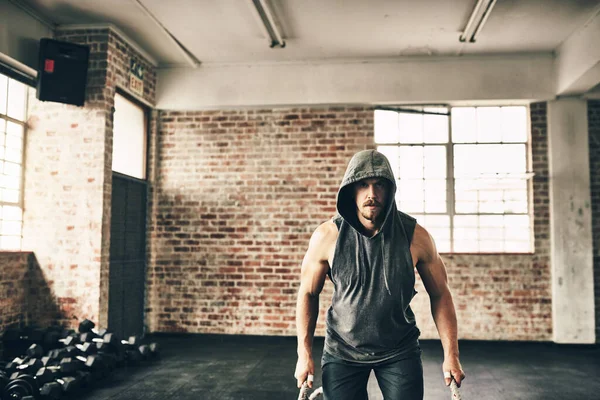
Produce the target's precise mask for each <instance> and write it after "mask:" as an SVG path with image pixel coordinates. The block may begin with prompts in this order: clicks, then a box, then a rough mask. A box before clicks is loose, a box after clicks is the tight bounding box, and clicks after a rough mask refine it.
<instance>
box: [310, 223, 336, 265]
mask: <svg viewBox="0 0 600 400" xmlns="http://www.w3.org/2000/svg"><path fill="white" fill-rule="evenodd" d="M337 237H338V229H337V226H336V225H335V222H333V221H327V222H323V223H322V224H321V225H319V226H318V227H317V229H315V231H314V233H313V234H312V237H311V238H310V244H309V246H308V253H309V255H311V256H312V257H314V258H316V259H318V260H325V261H326V260H329V258H330V256H331V254H332V250H333V249H334V248H335V243H336V241H337Z"/></svg>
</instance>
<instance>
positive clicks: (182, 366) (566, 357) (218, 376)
mask: <svg viewBox="0 0 600 400" xmlns="http://www.w3.org/2000/svg"><path fill="white" fill-rule="evenodd" d="M148 339H149V340H152V341H157V342H158V343H159V344H160V345H161V359H160V360H158V361H154V362H149V363H147V364H146V365H143V366H140V367H136V368H123V369H120V370H118V371H117V372H116V373H115V374H114V375H113V376H112V377H110V378H108V379H107V380H105V381H103V382H101V383H100V384H99V385H98V386H97V387H96V388H94V389H93V390H92V391H90V392H89V393H88V394H85V395H84V396H80V397H78V398H80V399H83V400H108V399H110V400H137V399H140V400H153V399H179V400H192V399H193V400H199V399H201V400H213V399H215V400H216V399H219V400H250V399H256V400H287V399H290V400H292V399H293V400H295V399H297V397H298V390H297V389H296V382H295V379H294V378H293V373H294V367H295V363H296V339H295V338H293V337H259V336H229V335H189V336H187V335H186V336H183V335H160V336H156V337H151V338H148ZM322 347H323V339H322V338H317V339H315V359H316V360H318V359H320V355H321V349H322ZM421 348H422V349H423V366H424V371H425V399H427V400H434V399H449V398H450V391H449V389H448V388H446V387H445V386H444V384H443V381H442V373H441V362H442V348H441V345H440V343H439V341H422V342H421ZM317 349H318V351H317ZM460 349H461V361H462V363H463V367H464V369H465V371H466V373H467V375H468V376H467V380H466V381H465V383H464V385H463V387H462V389H461V394H462V397H463V400H499V399H510V400H521V399H522V400H537V399H540V400H541V399H544V400H565V399H569V400H579V399H581V400H591V399H598V398H600V394H599V393H600V379H598V377H599V376H600V347H599V346H573V345H568V346H566V345H557V344H553V343H531V342H528V343H523V342H476V341H461V342H460ZM317 364H318V363H317ZM317 368H319V367H318V366H317ZM315 375H316V382H315V384H316V386H315V387H317V386H320V379H319V377H320V370H319V369H317V371H316V374H315ZM321 398H322V397H321ZM381 398H382V397H381V393H380V392H379V389H378V387H377V383H376V381H375V380H374V379H373V378H372V379H371V380H370V381H369V399H370V400H373V399H381Z"/></svg>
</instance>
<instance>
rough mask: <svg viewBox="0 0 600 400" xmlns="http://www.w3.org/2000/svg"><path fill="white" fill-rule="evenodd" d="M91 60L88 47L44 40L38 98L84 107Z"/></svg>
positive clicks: (42, 43)
mask: <svg viewBox="0 0 600 400" xmlns="http://www.w3.org/2000/svg"><path fill="white" fill-rule="evenodd" d="M89 57H90V48H89V46H85V45H81V44H75V43H69V42H62V41H58V40H54V39H48V38H43V39H41V40H40V52H39V66H38V80H37V91H36V97H37V98H38V99H39V100H42V101H54V102H57V103H65V104H73V105H76V106H83V104H84V103H85V87H86V83H87V70H88V60H89Z"/></svg>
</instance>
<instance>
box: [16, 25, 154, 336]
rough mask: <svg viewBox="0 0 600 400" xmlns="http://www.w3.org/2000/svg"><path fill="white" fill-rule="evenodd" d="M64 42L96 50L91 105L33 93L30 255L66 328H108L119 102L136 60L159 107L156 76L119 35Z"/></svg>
mask: <svg viewBox="0 0 600 400" xmlns="http://www.w3.org/2000/svg"><path fill="white" fill-rule="evenodd" d="M56 39H58V40H65V41H71V42H77V43H84V44H88V45H91V46H90V47H91V53H90V64H89V69H88V83H87V87H86V102H85V106H84V107H75V106H70V105H64V104H58V103H52V102H40V101H38V100H37V99H36V98H35V96H34V90H30V95H29V110H28V111H29V127H28V133H27V143H26V150H25V151H26V154H27V159H26V165H25V171H26V179H25V188H24V202H25V204H26V207H25V212H24V221H23V248H25V249H27V250H31V251H33V252H34V254H35V256H36V260H37V262H38V263H39V269H40V271H41V272H40V274H41V276H44V277H45V281H44V280H41V281H40V284H42V283H43V282H46V283H45V284H44V285H46V284H47V286H48V287H49V289H50V290H51V291H52V293H54V295H55V296H56V300H55V301H54V303H55V304H56V305H57V307H58V308H59V310H60V313H61V315H60V316H59V317H58V319H59V320H60V321H58V322H62V323H64V324H65V325H71V326H73V325H75V324H76V323H77V319H83V318H90V319H92V320H94V321H96V322H99V323H100V324H101V325H103V326H106V323H107V311H108V267H109V264H108V260H109V249H110V246H109V243H110V235H109V232H110V201H111V193H112V187H111V185H112V108H113V106H114V95H115V92H116V87H117V86H119V87H122V88H127V87H128V84H129V67H130V65H129V60H130V58H132V57H133V58H134V59H136V60H137V61H139V62H141V63H142V65H143V66H144V100H145V101H146V102H148V103H150V104H153V103H154V90H155V86H156V85H155V80H156V73H155V70H154V67H152V66H151V65H150V64H149V63H148V62H147V61H146V60H144V59H143V57H142V56H141V55H140V54H138V53H137V51H135V50H134V49H133V48H132V47H131V46H130V45H129V44H127V43H125V42H124V41H123V39H122V38H120V37H119V36H118V35H117V34H116V33H115V32H114V31H113V30H111V29H94V30H77V31H76V33H75V32H74V31H64V30H60V31H57V36H56ZM32 322H36V321H32Z"/></svg>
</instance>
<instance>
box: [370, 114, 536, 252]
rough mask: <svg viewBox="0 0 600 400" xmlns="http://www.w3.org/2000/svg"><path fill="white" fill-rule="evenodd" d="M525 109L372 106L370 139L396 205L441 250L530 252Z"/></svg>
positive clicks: (530, 229)
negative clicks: (384, 162) (392, 180)
mask: <svg viewBox="0 0 600 400" xmlns="http://www.w3.org/2000/svg"><path fill="white" fill-rule="evenodd" d="M527 124H528V119H527V108H526V107H524V106H510V107H451V108H448V107H427V106H425V107H407V108H402V109H400V110H398V111H390V110H376V111H375V143H376V144H377V145H378V146H377V149H378V150H379V151H380V152H382V153H383V154H385V155H386V156H387V157H388V159H389V160H390V163H391V165H392V168H393V169H394V174H395V177H396V180H397V185H398V190H397V192H396V202H397V204H398V209H400V210H401V211H403V212H405V213H407V214H410V215H412V216H414V217H415V218H417V220H418V221H419V223H420V224H421V225H423V226H424V227H425V228H426V229H427V230H428V231H429V232H430V233H431V235H432V236H433V237H434V239H435V241H436V244H437V247H438V250H439V251H440V252H456V253H461V252H463V253H528V252H531V251H533V240H532V222H531V220H532V218H531V214H530V211H529V210H530V207H529V204H530V201H529V193H530V189H529V188H530V179H531V177H532V174H531V173H529V172H528V171H529V168H528V166H529V162H528V159H529V158H528V154H529V146H528V137H529V130H528V125H527Z"/></svg>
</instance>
